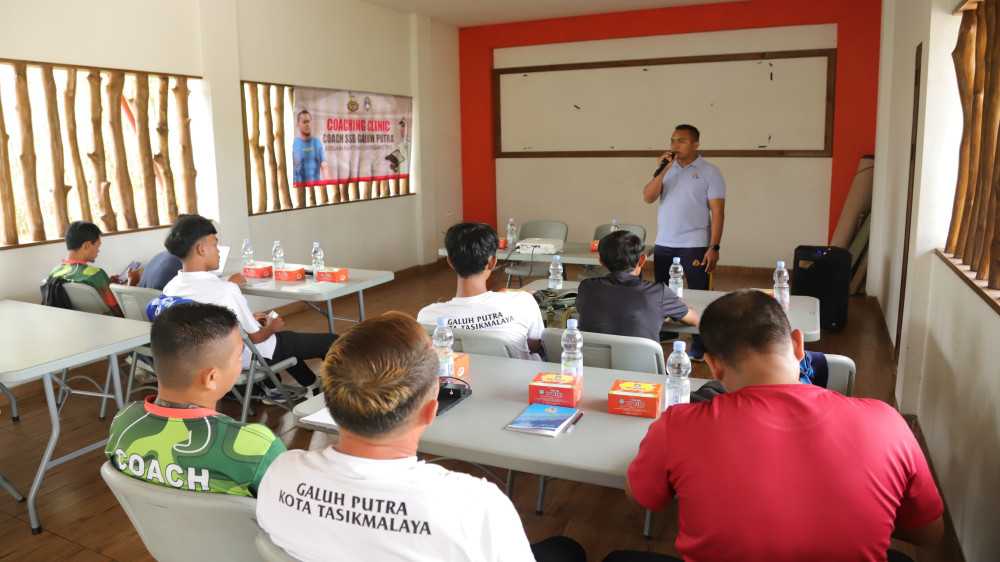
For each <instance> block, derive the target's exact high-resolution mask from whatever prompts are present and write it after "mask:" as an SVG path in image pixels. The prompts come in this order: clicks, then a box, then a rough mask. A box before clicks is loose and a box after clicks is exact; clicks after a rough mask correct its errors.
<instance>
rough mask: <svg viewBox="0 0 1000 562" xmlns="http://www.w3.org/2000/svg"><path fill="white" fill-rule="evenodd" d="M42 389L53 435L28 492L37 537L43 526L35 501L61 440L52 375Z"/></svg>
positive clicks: (49, 375)
mask: <svg viewBox="0 0 1000 562" xmlns="http://www.w3.org/2000/svg"><path fill="white" fill-rule="evenodd" d="M42 388H43V389H44V390H45V401H46V402H47V403H48V406H49V421H50V422H51V423H52V434H51V435H50V436H49V442H48V444H47V445H45V452H44V453H42V462H40V463H39V464H38V472H37V473H36V474H35V480H34V481H33V482H32V483H31V490H30V491H29V492H28V519H30V520H31V534H33V535H37V534H38V533H41V532H42V525H41V523H39V521H38V510H37V509H36V508H35V501H36V500H37V499H38V490H39V488H41V487H42V478H45V471H46V470H47V469H48V467H49V466H48V465H49V459H50V458H52V452H53V451H55V449H56V441H58V440H59V409H58V407H57V406H56V398H55V394H54V393H53V392H52V374H51V373H45V375H44V376H43V377H42Z"/></svg>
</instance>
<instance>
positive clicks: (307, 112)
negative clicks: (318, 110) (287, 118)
mask: <svg viewBox="0 0 1000 562" xmlns="http://www.w3.org/2000/svg"><path fill="white" fill-rule="evenodd" d="M303 113H305V114H306V115H308V116H309V117H312V113H309V110H308V109H303V110H302V111H300V112H298V113H296V114H295V122H296V123H298V122H299V121H301V120H302V114H303Z"/></svg>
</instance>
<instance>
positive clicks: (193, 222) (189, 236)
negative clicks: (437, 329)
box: [163, 214, 337, 400]
mask: <svg viewBox="0 0 1000 562" xmlns="http://www.w3.org/2000/svg"><path fill="white" fill-rule="evenodd" d="M163 245H164V246H166V247H167V251H169V252H170V253H171V254H173V255H175V256H177V257H178V258H180V259H181V263H183V264H184V269H182V270H181V271H179V272H177V276H176V277H174V278H173V279H171V280H170V282H169V283H167V285H166V286H165V287H164V288H163V294H164V295H167V296H170V297H182V298H186V299H191V300H193V301H196V302H203V303H209V304H217V305H219V306H224V307H226V308H228V309H229V310H232V311H233V313H234V314H236V318H237V319H238V320H239V323H240V326H242V327H243V330H244V331H246V333H247V335H248V336H249V337H250V341H252V342H253V343H254V345H255V346H256V347H257V351H259V352H260V353H261V355H263V356H264V358H265V359H267V360H268V362H270V363H272V364H273V363H277V362H279V361H283V360H285V359H287V358H289V357H296V358H298V363H296V364H295V365H293V366H291V367H289V368H288V369H287V372H288V374H290V375H292V377H293V378H294V379H295V381H296V382H298V383H299V384H300V385H302V386H303V387H307V388H312V389H313V390H314V392H318V383H317V381H316V375H315V373H313V372H312V370H310V369H309V366H308V365H306V364H305V360H306V359H322V358H323V357H325V356H326V352H327V350H328V349H330V344H332V343H333V342H334V341H335V340H336V339H337V336H336V335H335V334H327V333H316V334H312V333H298V332H288V331H284V330H283V329H284V327H285V322H284V320H282V319H281V317H279V316H274V317H270V316H268V315H267V314H264V313H260V312H258V313H254V312H253V311H252V310H250V305H249V304H247V299H246V297H244V296H243V293H242V292H240V288H239V285H242V284H244V283H246V279H245V278H244V277H243V275H242V274H239V273H236V274H234V275H231V276H230V277H229V279H228V280H227V281H223V280H222V279H219V277H218V276H216V275H215V274H214V273H212V271H214V270H215V269H218V268H219V238H218V237H217V236H216V230H215V226H214V225H213V224H212V221H210V220H208V219H206V218H205V217H202V216H200V215H195V214H191V215H181V216H179V217H177V220H176V221H175V222H174V225H173V227H171V229H170V233H169V234H168V235H167V239H166V241H165V242H164V243H163ZM249 366H250V351H249V349H247V348H246V347H245V346H244V349H243V367H244V368H247V367H249ZM293 390H294V391H296V392H295V393H301V391H298V390H297V389H293ZM267 398H268V399H271V400H282V398H281V394H280V393H278V392H277V391H270V392H268V396H267Z"/></svg>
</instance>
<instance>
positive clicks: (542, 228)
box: [501, 221, 569, 287]
mask: <svg viewBox="0 0 1000 562" xmlns="http://www.w3.org/2000/svg"><path fill="white" fill-rule="evenodd" d="M568 232H569V227H568V226H566V223H564V222H560V221H529V222H526V223H524V224H523V225H521V228H520V230H519V231H518V233H517V239H518V240H524V239H525V238H555V239H556V240H562V241H563V242H565V241H566V234H567V233H568ZM507 251H508V252H513V251H514V248H507ZM501 255H502V254H501ZM504 273H506V274H507V287H510V280H511V278H513V277H517V286H518V287H523V286H524V278H525V277H531V276H533V275H548V266H546V265H542V262H532V261H529V262H522V263H520V264H518V265H512V266H510V267H508V268H507V269H504Z"/></svg>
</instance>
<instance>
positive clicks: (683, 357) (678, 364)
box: [664, 341, 691, 408]
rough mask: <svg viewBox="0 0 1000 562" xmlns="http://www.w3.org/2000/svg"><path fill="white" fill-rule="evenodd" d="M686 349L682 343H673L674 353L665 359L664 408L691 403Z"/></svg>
mask: <svg viewBox="0 0 1000 562" xmlns="http://www.w3.org/2000/svg"><path fill="white" fill-rule="evenodd" d="M686 348H687V344H685V343H684V342H682V341H675V342H674V351H673V352H672V353H671V354H670V356H669V357H667V400H666V402H667V404H666V406H665V407H664V408H669V407H671V406H673V405H674V404H687V403H689V402H691V379H689V378H688V375H689V374H690V373H691V359H690V358H689V357H688V354H687V349H686Z"/></svg>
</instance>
